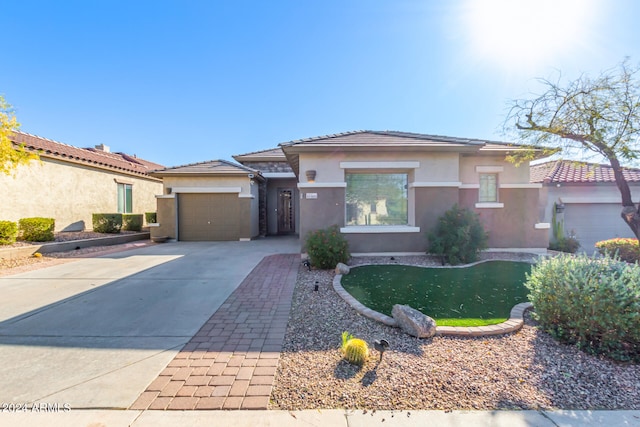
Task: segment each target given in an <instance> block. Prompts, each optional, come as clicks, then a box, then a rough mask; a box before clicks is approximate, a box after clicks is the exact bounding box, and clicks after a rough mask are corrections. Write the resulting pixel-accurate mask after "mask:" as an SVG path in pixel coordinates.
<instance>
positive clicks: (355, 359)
mask: <svg viewBox="0 0 640 427" xmlns="http://www.w3.org/2000/svg"><path fill="white" fill-rule="evenodd" d="M342 352H343V354H344V358H345V359H346V360H347V362H349V363H353V364H354V365H362V364H364V362H365V361H366V360H367V358H368V357H369V346H368V345H367V342H366V341H364V340H361V339H360V338H354V337H353V335H351V334H350V333H349V332H347V331H345V332H343V333H342Z"/></svg>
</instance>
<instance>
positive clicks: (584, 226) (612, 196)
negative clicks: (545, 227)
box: [531, 160, 640, 253]
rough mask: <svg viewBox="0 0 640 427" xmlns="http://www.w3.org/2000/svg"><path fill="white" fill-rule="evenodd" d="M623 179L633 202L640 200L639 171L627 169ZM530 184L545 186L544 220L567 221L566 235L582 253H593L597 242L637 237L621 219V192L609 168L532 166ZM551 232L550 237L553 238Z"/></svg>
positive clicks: (576, 164)
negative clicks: (571, 237)
mask: <svg viewBox="0 0 640 427" xmlns="http://www.w3.org/2000/svg"><path fill="white" fill-rule="evenodd" d="M623 173H624V176H625V178H626V180H627V182H628V183H629V187H630V188H631V195H632V197H633V201H634V202H636V203H637V202H638V201H639V198H640V169H633V168H626V169H625V170H624V172H623ZM531 182H532V183H540V184H542V185H543V191H544V192H545V193H546V195H545V197H546V198H547V206H546V208H545V217H546V218H547V221H549V222H551V221H552V218H553V209H556V206H558V208H557V210H556V212H557V214H556V218H557V220H559V221H563V222H564V231H565V235H566V236H574V237H576V238H577V239H578V241H579V242H580V245H581V248H580V251H584V252H587V253H593V252H594V250H595V249H594V245H595V243H596V242H597V241H600V240H606V239H611V238H614V237H635V235H634V234H633V233H632V232H631V229H630V228H629V226H627V224H626V223H625V222H624V221H623V220H622V218H621V217H620V212H621V211H622V204H621V197H620V191H619V190H618V187H617V185H616V182H615V179H614V176H613V169H612V168H611V166H608V165H600V164H594V163H584V162H577V161H570V160H555V161H550V162H545V163H541V164H538V165H535V166H531ZM552 233H553V231H552V229H551V230H550V236H549V237H550V238H553V235H552Z"/></svg>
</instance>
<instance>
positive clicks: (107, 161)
mask: <svg viewBox="0 0 640 427" xmlns="http://www.w3.org/2000/svg"><path fill="white" fill-rule="evenodd" d="M11 140H12V141H13V143H14V144H16V145H23V146H24V147H25V148H26V149H27V150H29V151H36V152H38V154H39V155H40V156H42V157H50V158H54V159H60V160H63V161H68V162H72V163H79V164H83V165H88V166H93V167H97V168H101V169H110V170H116V171H119V172H122V173H127V174H131V175H148V174H149V172H151V171H153V170H156V169H163V168H164V166H163V165H160V164H157V163H153V162H150V161H147V160H143V159H140V158H138V157H135V156H129V155H128V154H124V153H111V152H108V151H103V150H100V149H97V148H78V147H74V146H72V145H67V144H63V143H62V142H57V141H53V140H51V139H47V138H42V137H40V136H36V135H31V134H28V133H24V132H14V133H13V136H12V138H11Z"/></svg>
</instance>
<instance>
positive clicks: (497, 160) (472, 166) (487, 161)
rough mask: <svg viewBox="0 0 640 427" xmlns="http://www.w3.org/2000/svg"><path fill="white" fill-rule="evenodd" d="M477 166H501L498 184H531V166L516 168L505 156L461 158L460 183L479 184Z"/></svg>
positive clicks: (523, 165)
mask: <svg viewBox="0 0 640 427" xmlns="http://www.w3.org/2000/svg"><path fill="white" fill-rule="evenodd" d="M476 166H500V167H502V168H503V171H502V172H499V173H498V183H499V184H500V185H502V184H526V183H529V166H528V165H527V164H522V165H520V166H515V165H514V164H513V163H510V162H507V161H506V160H504V155H500V156H495V157H493V156H492V157H489V156H460V181H461V182H462V183H463V184H478V183H479V182H480V175H479V173H478V172H477V171H476Z"/></svg>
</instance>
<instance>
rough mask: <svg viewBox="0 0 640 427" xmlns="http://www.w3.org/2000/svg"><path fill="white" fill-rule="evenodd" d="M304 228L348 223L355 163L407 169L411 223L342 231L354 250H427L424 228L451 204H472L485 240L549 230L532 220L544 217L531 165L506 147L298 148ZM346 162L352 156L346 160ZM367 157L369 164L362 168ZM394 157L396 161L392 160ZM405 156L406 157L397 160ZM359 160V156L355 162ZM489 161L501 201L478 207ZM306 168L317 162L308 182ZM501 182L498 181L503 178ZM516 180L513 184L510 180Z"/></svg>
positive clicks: (497, 244) (527, 244)
mask: <svg viewBox="0 0 640 427" xmlns="http://www.w3.org/2000/svg"><path fill="white" fill-rule="evenodd" d="M299 159H300V193H301V200H300V204H301V208H300V216H301V229H300V236H301V238H302V239H304V238H305V236H306V234H307V233H308V232H309V231H311V230H316V229H320V228H326V227H328V226H330V225H333V224H337V225H338V226H340V227H345V205H344V204H345V191H346V190H345V188H344V187H342V186H344V185H345V173H346V172H348V171H349V170H358V171H367V172H375V171H385V172H389V171H396V170H397V171H404V172H406V173H407V174H408V181H409V183H408V184H409V185H408V224H407V225H408V227H405V229H402V228H401V227H400V228H398V229H395V230H383V229H382V228H378V229H376V226H372V227H370V229H369V230H367V229H366V227H364V228H363V227H360V228H361V230H360V229H358V228H355V227H354V228H353V229H351V230H350V229H349V227H345V228H344V236H345V238H346V239H347V241H348V242H349V245H350V250H351V251H352V252H354V253H367V252H418V253H420V252H424V251H425V250H426V248H427V246H428V242H427V238H426V235H427V233H428V232H429V231H430V230H432V229H433V227H434V226H435V225H436V223H437V221H438V218H439V217H440V216H442V215H443V214H444V212H445V211H447V210H448V209H450V208H451V207H452V206H453V205H454V204H456V203H457V204H459V205H461V206H462V207H467V208H469V209H472V210H474V211H476V212H477V213H478V214H479V215H480V217H481V220H482V222H483V225H484V226H485V228H486V229H487V231H488V232H489V247H490V248H505V249H506V248H546V247H547V246H548V230H547V229H540V228H536V224H538V225H540V223H541V222H542V221H543V218H544V205H545V202H544V201H543V200H542V198H543V195H546V193H544V192H543V191H541V188H539V186H535V185H534V186H532V185H531V184H530V183H529V167H528V166H527V165H522V166H520V167H515V166H514V165H513V164H511V163H509V162H506V161H505V160H504V157H503V155H500V156H493V157H491V156H479V155H467V154H464V155H461V154H459V153H455V152H451V153H450V152H445V153H434V152H422V153H417V152H398V153H389V152H381V153H362V152H357V153H356V152H351V153H301V154H300V158H299ZM345 162H349V163H345ZM361 162H370V163H371V165H370V169H366V168H361V166H367V163H361ZM394 162H395V163H394ZM398 162H407V163H404V164H403V163H398ZM358 163H360V164H358ZM477 166H487V167H489V170H491V169H494V170H495V171H496V173H498V175H499V183H498V185H499V202H500V203H501V204H502V205H503V206H502V207H499V208H498V207H495V208H476V203H477V202H478V184H479V176H480V172H479V169H478V168H477ZM306 170H315V171H316V177H315V182H314V183H309V182H308V181H307V178H306V176H305V171H306ZM505 185H506V187H503V186H505ZM510 186H515V187H516V188H510Z"/></svg>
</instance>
